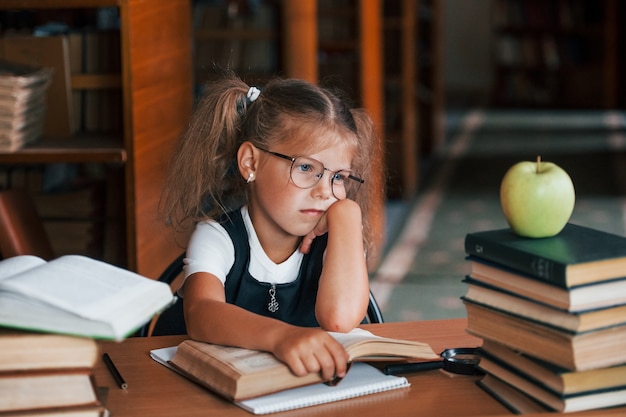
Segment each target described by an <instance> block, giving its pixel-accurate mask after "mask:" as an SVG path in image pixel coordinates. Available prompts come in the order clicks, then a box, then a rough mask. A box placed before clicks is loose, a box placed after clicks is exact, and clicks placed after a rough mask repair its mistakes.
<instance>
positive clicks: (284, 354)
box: [273, 326, 349, 381]
mask: <svg viewBox="0 0 626 417" xmlns="http://www.w3.org/2000/svg"><path fill="white" fill-rule="evenodd" d="M273 353H274V355H275V356H276V357H277V358H278V359H279V360H281V361H282V362H284V363H286V364H287V365H288V366H289V368H290V369H291V371H292V372H293V373H294V374H295V375H297V376H304V375H307V374H309V373H312V372H315V373H319V374H320V375H321V377H322V379H323V380H324V381H332V380H333V379H334V378H343V377H344V376H346V373H347V372H348V360H349V358H348V354H347V352H346V351H345V349H344V348H343V346H342V345H341V344H340V343H339V342H337V341H336V340H335V339H334V338H333V337H332V336H331V335H329V334H328V333H327V332H325V331H324V330H321V329H319V328H310V327H293V326H289V329H288V330H287V331H286V332H284V334H281V335H280V337H279V338H278V340H277V343H276V345H275V348H274V349H273Z"/></svg>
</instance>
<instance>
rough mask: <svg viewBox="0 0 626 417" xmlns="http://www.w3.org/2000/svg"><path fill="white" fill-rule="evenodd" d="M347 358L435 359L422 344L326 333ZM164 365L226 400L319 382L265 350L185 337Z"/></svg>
mask: <svg viewBox="0 0 626 417" xmlns="http://www.w3.org/2000/svg"><path fill="white" fill-rule="evenodd" d="M331 335H332V336H333V337H335V339H337V340H338V341H339V342H340V343H341V344H342V345H343V346H344V347H345V348H346V351H347V352H348V354H349V355H350V360H351V361H397V360H408V359H411V360H422V361H435V360H439V359H440V358H439V356H438V355H436V354H435V353H434V352H433V350H432V349H431V347H430V346H429V345H428V344H425V343H420V342H414V341H407V340H397V339H389V338H382V337H378V336H375V335H373V334H372V333H370V332H368V331H365V330H362V329H355V330H353V331H352V332H350V333H345V334H344V333H331ZM170 365H171V366H173V367H174V368H175V369H176V370H178V371H179V372H180V373H182V374H183V375H186V376H187V377H189V378H190V379H192V380H194V381H196V382H198V383H199V384H201V385H203V386H205V387H206V388H209V389H211V390H212V391H214V392H216V393H218V394H220V395H222V396H223V397H225V398H227V399H229V400H231V401H241V400H245V399H250V398H256V397H260V396H263V395H267V394H271V393H275V392H279V391H284V390H286V389H289V388H295V387H301V386H306V385H312V384H316V383H320V382H323V381H322V379H321V376H320V375H319V374H317V373H311V374H308V375H306V376H303V377H298V376H295V375H294V374H293V373H292V372H291V370H290V369H289V367H288V366H287V365H286V364H284V363H283V362H280V361H279V360H278V359H276V357H275V356H274V355H272V354H271V353H269V352H261V351H256V350H250V349H243V348H237V347H230V346H221V345H214V344H210V343H203V342H198V341H193V340H185V341H183V342H182V343H181V344H179V345H178V348H177V350H176V354H175V355H174V356H173V357H172V359H171V361H170Z"/></svg>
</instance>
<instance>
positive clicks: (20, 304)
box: [0, 255, 174, 340]
mask: <svg viewBox="0 0 626 417" xmlns="http://www.w3.org/2000/svg"><path fill="white" fill-rule="evenodd" d="M173 298H174V297H173V294H172V291H171V289H170V287H169V285H167V284H165V283H163V282H159V281H156V280H152V279H149V278H146V277H143V276H141V275H138V274H136V273H134V272H131V271H128V270H126V269H123V268H119V267H116V266H114V265H110V264H107V263H106V262H102V261H98V260H95V259H91V258H88V257H85V256H79V255H66V256H62V257H60V258H57V259H54V260H51V261H49V262H46V261H45V260H43V259H41V258H38V257H35V256H30V255H23V256H16V257H13V258H7V259H5V260H3V261H0V326H5V327H12V328H17V329H24V330H29V331H39V332H48V333H60V334H68V335H76V336H85V337H93V338H102V339H113V340H122V339H124V338H126V337H128V336H130V335H132V334H133V333H134V332H135V331H136V330H137V329H138V328H139V327H140V326H142V325H143V324H145V323H147V322H148V321H150V319H151V318H152V316H153V315H154V314H155V313H157V312H159V311H161V310H162V309H163V308H164V307H165V306H167V305H168V304H169V303H170V302H171V301H172V300H173Z"/></svg>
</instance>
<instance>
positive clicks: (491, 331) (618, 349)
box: [464, 300, 626, 371]
mask: <svg viewBox="0 0 626 417" xmlns="http://www.w3.org/2000/svg"><path fill="white" fill-rule="evenodd" d="M464 304H465V308H466V311H467V331H468V332H469V333H470V334H473V335H475V336H478V337H481V338H483V339H490V340H493V341H496V342H499V343H501V344H503V345H505V346H508V347H509V348H512V349H515V350H519V351H521V352H524V353H526V354H528V355H530V356H534V357H536V358H539V359H542V360H544V361H547V362H550V363H553V364H555V365H557V366H560V367H562V368H566V369H569V370H575V371H583V370H591V369H597V368H602V367H607V366H614V365H619V364H622V363H625V362H626V350H625V349H624V346H626V325H621V326H614V327H609V328H606V329H601V330H595V331H589V332H584V333H575V334H572V333H567V332H563V331H560V330H557V329H555V328H554V327H549V326H546V325H544V324H541V323H537V322H533V321H530V320H527V319H525V318H523V317H520V316H516V315H513V314H510V313H506V312H504V311H501V310H496V309H494V308H490V307H486V306H484V305H480V304H476V303H473V302H470V301H469V300H464Z"/></svg>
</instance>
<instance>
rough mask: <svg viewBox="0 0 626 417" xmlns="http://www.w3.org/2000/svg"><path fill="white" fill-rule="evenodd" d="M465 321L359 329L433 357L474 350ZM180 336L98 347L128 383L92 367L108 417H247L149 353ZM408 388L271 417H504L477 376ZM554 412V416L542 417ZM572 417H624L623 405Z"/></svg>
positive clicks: (445, 377)
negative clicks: (415, 345)
mask: <svg viewBox="0 0 626 417" xmlns="http://www.w3.org/2000/svg"><path fill="white" fill-rule="evenodd" d="M465 326H466V321H465V319H452V320H433V321H422V322H397V323H384V324H370V325H365V326H363V327H364V328H366V329H368V330H370V331H371V332H373V333H374V334H377V335H380V336H385V337H393V338H400V339H408V340H418V341H422V342H427V343H429V344H430V345H431V346H432V348H433V349H434V350H435V352H441V351H442V350H444V349H446V348H452V347H474V346H479V345H480V344H481V340H480V339H477V338H475V337H473V336H470V335H468V334H467V333H466V332H465ZM184 338H185V337H182V336H160V337H148V338H130V339H127V340H125V341H124V342H122V343H115V342H102V343H101V349H102V352H107V353H109V355H110V356H111V357H112V359H113V361H114V362H115V364H116V366H117V368H118V370H119V371H120V373H121V374H122V376H123V377H124V379H125V380H126V382H127V383H128V389H127V390H126V391H124V390H122V389H120V388H118V387H117V386H116V385H115V381H114V380H113V378H112V377H111V375H110V373H109V372H108V370H107V369H106V368H105V366H104V364H103V363H99V364H98V366H97V367H96V369H95V376H96V382H97V385H98V387H101V388H100V390H101V392H102V393H103V394H104V395H105V403H106V407H107V408H108V409H109V410H110V411H111V415H112V417H121V416H151V417H154V416H219V417H230V416H248V417H249V416H251V415H252V414H250V413H248V412H246V411H244V410H242V409H240V408H239V407H237V406H235V405H233V404H231V403H229V402H228V401H226V400H223V399H222V398H220V397H218V396H216V395H215V394H213V393H211V392H210V391H207V390H205V389H204V388H202V387H200V386H199V385H196V384H194V383H192V382H190V381H188V380H187V379H185V378H184V377H182V376H180V375H178V374H176V373H175V372H173V371H171V370H169V369H167V368H165V367H164V366H163V365H160V364H158V363H156V362H155V361H153V360H152V359H151V358H150V356H149V352H150V350H151V349H156V348H161V347H168V346H175V345H177V344H178V343H179V342H180V341H181V340H183V339H184ZM407 377H408V379H409V381H410V382H411V387H410V388H406V389H401V390H396V391H389V392H384V393H379V394H373V395H368V396H364V397H360V398H355V399H350V400H345V401H339V402H335V403H330V404H323V405H318V406H314V407H309V408H302V409H299V410H294V411H287V412H283V413H276V414H271V415H276V416H287V415H288V416H324V417H328V416H342V417H344V416H346V415H349V416H353V415H354V416H359V417H368V416H376V417H379V416H385V417H394V416H428V417H433V416H437V417H440V416H504V415H507V416H510V415H511V413H510V412H509V411H508V410H507V409H506V408H505V407H504V406H502V405H501V404H500V403H498V402H497V401H496V400H494V399H493V398H492V397H490V396H489V395H488V394H487V393H485V392H484V391H483V390H482V389H480V388H479V387H477V386H476V385H475V381H476V379H477V378H478V377H474V376H462V375H451V374H449V373H447V372H445V371H442V370H431V371H423V372H420V373H415V374H411V375H408V376H407ZM546 415H553V414H546ZM575 415H576V416H592V415H595V416H599V415H602V416H607V415H626V408H620V409H613V410H603V411H602V412H599V411H598V412H587V413H577V414H575Z"/></svg>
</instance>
